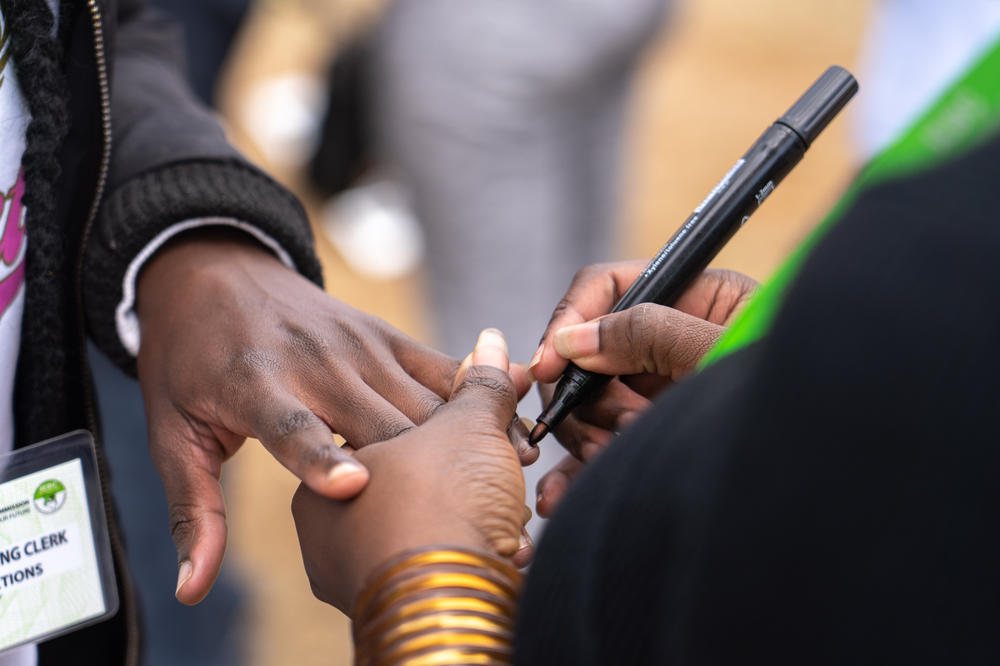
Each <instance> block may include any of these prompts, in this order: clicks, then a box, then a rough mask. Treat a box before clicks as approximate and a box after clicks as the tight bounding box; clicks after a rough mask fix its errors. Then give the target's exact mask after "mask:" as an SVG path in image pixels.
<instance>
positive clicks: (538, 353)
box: [528, 344, 545, 381]
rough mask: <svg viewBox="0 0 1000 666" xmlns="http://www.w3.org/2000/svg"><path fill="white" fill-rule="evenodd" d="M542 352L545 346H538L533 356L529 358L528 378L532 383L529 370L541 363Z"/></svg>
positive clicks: (532, 378)
mask: <svg viewBox="0 0 1000 666" xmlns="http://www.w3.org/2000/svg"><path fill="white" fill-rule="evenodd" d="M544 351H545V345H544V344H541V345H538V349H536V350H535V354H534V355H533V356H532V357H531V360H530V361H528V376H529V377H531V380H532V381H534V380H535V378H534V376H533V375H532V374H531V369H532V368H533V367H535V366H536V365H538V364H539V363H540V362H541V360H542V352H544Z"/></svg>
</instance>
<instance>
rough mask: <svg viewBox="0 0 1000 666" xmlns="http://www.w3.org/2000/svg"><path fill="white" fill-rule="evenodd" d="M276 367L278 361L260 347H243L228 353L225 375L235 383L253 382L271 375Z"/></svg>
mask: <svg viewBox="0 0 1000 666" xmlns="http://www.w3.org/2000/svg"><path fill="white" fill-rule="evenodd" d="M277 368H278V362H277V360H276V359H275V358H274V357H272V356H271V355H270V354H268V353H266V352H264V351H262V350H260V349H252V348H244V349H239V350H235V351H233V352H232V353H231V354H230V356H229V360H228V362H227V363H226V376H227V377H229V378H230V380H231V382H232V383H233V384H236V385H246V384H253V383H256V382H258V381H259V380H260V379H262V378H264V377H269V376H271V375H273V374H274V372H275V371H276V370H277Z"/></svg>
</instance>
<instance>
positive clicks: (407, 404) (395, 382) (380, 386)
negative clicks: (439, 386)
mask: <svg viewBox="0 0 1000 666" xmlns="http://www.w3.org/2000/svg"><path fill="white" fill-rule="evenodd" d="M364 381H365V383H366V384H368V386H370V387H371V388H372V389H373V390H374V391H375V392H376V393H377V394H378V395H380V396H382V398H384V399H385V400H386V401H387V402H388V403H389V404H391V405H392V406H393V407H395V408H396V409H397V410H399V412H400V413H401V414H402V415H403V416H405V417H406V419H407V420H408V421H409V422H410V423H413V424H414V425H419V424H421V423H424V422H425V421H426V420H427V419H429V418H430V417H431V415H432V414H433V413H434V412H436V411H437V410H438V408H439V407H440V406H441V405H442V404H444V399H443V398H441V396H439V395H438V394H437V393H435V392H434V391H432V390H430V389H429V388H427V387H426V386H424V385H423V384H421V383H420V382H418V381H416V380H415V379H413V377H411V376H410V375H408V374H407V373H406V371H405V370H404V369H403V368H402V367H400V366H399V365H396V364H394V363H389V364H385V365H383V366H381V367H380V368H377V369H376V370H375V371H371V372H369V373H368V376H367V377H365V379H364ZM348 416H349V415H348Z"/></svg>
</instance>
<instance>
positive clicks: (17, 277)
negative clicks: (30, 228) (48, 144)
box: [0, 169, 25, 317]
mask: <svg viewBox="0 0 1000 666" xmlns="http://www.w3.org/2000/svg"><path fill="white" fill-rule="evenodd" d="M23 196H24V169H21V170H20V171H18V173H17V182H16V183H14V187H12V188H10V190H9V191H8V192H7V193H6V194H5V195H3V196H2V199H3V211H2V213H0V224H2V225H3V236H2V237H0V261H2V262H3V267H2V269H6V268H8V267H10V266H13V267H14V270H12V271H10V272H9V273H7V275H5V276H4V277H3V278H2V279H0V317H2V316H3V315H4V313H5V312H7V308H9V307H10V304H11V303H13V302H14V299H15V298H16V297H17V294H18V291H19V290H20V289H21V285H22V284H24V257H23V256H22V254H21V249H22V248H23V247H24V212H25V211H24V207H23V206H22V205H21V198H22V197H23ZM15 264H16V265H15ZM6 272H7V271H6V270H0V273H6Z"/></svg>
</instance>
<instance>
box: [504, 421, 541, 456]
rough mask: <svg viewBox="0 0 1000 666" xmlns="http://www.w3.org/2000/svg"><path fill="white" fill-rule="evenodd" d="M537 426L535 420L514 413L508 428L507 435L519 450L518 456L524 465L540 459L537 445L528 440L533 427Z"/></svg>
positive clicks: (517, 450)
mask: <svg viewBox="0 0 1000 666" xmlns="http://www.w3.org/2000/svg"><path fill="white" fill-rule="evenodd" d="M534 427H535V422H534V421H532V420H530V419H526V418H523V417H518V415H517V414H514V418H513V420H511V422H510V427H508V428H507V437H508V439H510V443H511V444H512V445H513V446H514V450H515V451H516V452H517V457H518V459H519V460H520V461H521V466H522V467H527V466H528V465H530V464H531V463H533V462H535V461H536V460H538V456H539V454H540V453H541V452H540V451H539V450H538V447H537V446H532V445H531V443H530V442H529V441H528V437H529V435H530V434H531V429H532V428H534Z"/></svg>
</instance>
